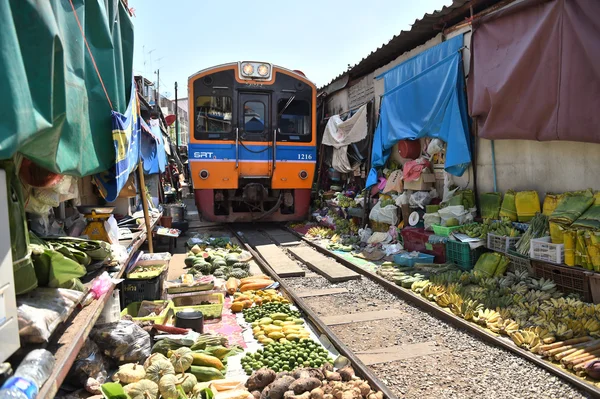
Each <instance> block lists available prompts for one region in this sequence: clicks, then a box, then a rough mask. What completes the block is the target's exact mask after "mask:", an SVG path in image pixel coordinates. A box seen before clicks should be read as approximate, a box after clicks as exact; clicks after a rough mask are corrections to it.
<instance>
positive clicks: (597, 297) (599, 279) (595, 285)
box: [588, 273, 600, 303]
mask: <svg viewBox="0 0 600 399" xmlns="http://www.w3.org/2000/svg"><path fill="white" fill-rule="evenodd" d="M588 277H589V281H590V296H591V297H592V301H593V302H594V303H600V274H598V273H591V274H590V275H589V276H588Z"/></svg>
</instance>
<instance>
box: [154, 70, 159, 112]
mask: <svg viewBox="0 0 600 399" xmlns="http://www.w3.org/2000/svg"><path fill="white" fill-rule="evenodd" d="M159 89H160V69H157V70H156V93H155V95H156V98H155V99H154V101H155V102H156V106H157V107H158V108H160V90H159Z"/></svg>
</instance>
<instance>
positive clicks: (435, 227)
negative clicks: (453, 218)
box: [431, 224, 462, 237]
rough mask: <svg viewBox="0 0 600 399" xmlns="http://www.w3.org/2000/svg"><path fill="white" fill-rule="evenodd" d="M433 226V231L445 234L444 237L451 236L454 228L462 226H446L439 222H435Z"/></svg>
mask: <svg viewBox="0 0 600 399" xmlns="http://www.w3.org/2000/svg"><path fill="white" fill-rule="evenodd" d="M431 227H433V232H434V233H435V234H436V235H438V236H443V237H449V236H450V233H452V232H453V231H454V230H458V229H460V228H461V227H462V226H452V227H446V226H440V225H438V224H434V225H433V226H431Z"/></svg>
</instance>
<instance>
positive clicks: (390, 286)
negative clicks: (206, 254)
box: [280, 226, 600, 398]
mask: <svg viewBox="0 0 600 399" xmlns="http://www.w3.org/2000/svg"><path fill="white" fill-rule="evenodd" d="M280 227H281V226H280ZM282 230H285V231H288V232H290V233H292V234H294V235H295V236H297V237H298V238H300V239H301V240H302V241H304V242H306V243H307V244H309V245H310V246H311V247H312V248H314V249H315V250H317V251H318V252H320V253H322V254H324V255H327V256H330V257H332V258H334V259H335V260H336V261H338V262H339V263H341V264H343V265H344V266H346V267H347V268H349V269H350V270H353V271H355V272H357V273H359V274H361V275H363V276H365V277H367V278H369V279H370V280H372V281H373V282H375V283H377V284H379V285H381V286H382V287H384V288H385V289H386V290H387V291H388V292H390V293H391V294H393V295H395V296H398V297H400V298H402V299H404V300H406V301H407V302H410V303H411V304H413V305H415V306H417V307H418V308H420V309H422V310H424V311H426V312H428V313H430V314H433V315H434V316H436V317H438V318H440V319H442V320H444V321H445V322H447V323H449V324H451V325H453V326H455V327H458V328H460V329H464V330H466V331H468V332H469V333H471V334H473V335H475V336H476V337H477V338H480V339H482V340H484V341H486V342H489V343H491V344H493V345H497V346H500V347H502V348H504V349H506V350H509V351H511V352H513V353H515V354H517V355H519V356H521V357H523V358H525V359H527V360H529V361H530V362H532V363H533V364H535V365H536V366H539V367H541V368H543V369H545V370H546V371H548V372H550V373H552V374H554V375H556V376H557V377H559V378H561V379H563V380H565V381H567V382H568V383H570V384H572V385H574V386H575V387H577V388H579V389H581V390H583V391H585V392H587V393H589V394H591V395H592V396H593V397H595V398H600V388H598V387H596V386H595V385H593V384H592V383H588V382H586V381H585V380H583V379H581V378H578V377H577V376H575V375H573V374H572V373H568V372H566V371H563V370H561V369H560V368H558V367H556V366H554V365H553V364H552V363H550V362H548V361H545V360H543V359H542V358H540V357H538V356H536V355H534V354H533V353H531V352H528V351H526V350H524V349H521V348H519V347H518V346H516V345H514V343H513V342H512V341H508V340H506V339H502V338H499V337H497V336H495V335H493V334H492V333H490V332H488V331H486V330H484V329H483V328H481V327H480V326H478V325H476V324H473V323H470V322H468V321H466V320H464V319H462V318H460V317H458V316H455V315H454V314H452V313H449V312H447V311H445V310H444V309H443V308H441V307H439V306H437V305H436V304H434V303H432V302H430V301H428V300H426V299H425V298H423V297H421V296H420V295H416V294H414V293H413V292H412V291H411V290H407V289H405V288H402V287H400V286H398V285H396V284H394V283H392V282H391V281H388V280H386V279H384V278H383V277H381V276H379V275H377V274H375V273H372V272H370V271H369V270H365V269H363V268H362V267H360V266H358V265H356V264H354V263H352V262H350V261H348V260H346V259H344V258H343V257H341V256H339V255H338V254H336V253H333V252H331V251H329V250H328V249H327V248H325V247H322V246H321V245H318V244H316V243H314V242H312V241H310V240H308V239H306V238H305V237H303V236H302V235H300V234H298V233H297V232H295V231H294V230H292V229H289V228H287V227H285V228H283V227H282Z"/></svg>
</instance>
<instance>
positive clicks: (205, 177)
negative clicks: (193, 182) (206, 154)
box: [200, 169, 208, 180]
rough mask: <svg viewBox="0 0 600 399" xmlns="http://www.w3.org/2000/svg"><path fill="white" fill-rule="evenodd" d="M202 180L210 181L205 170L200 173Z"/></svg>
mask: <svg viewBox="0 0 600 399" xmlns="http://www.w3.org/2000/svg"><path fill="white" fill-rule="evenodd" d="M200 178H201V179H202V180H206V179H208V170H206V169H204V170H202V171H200Z"/></svg>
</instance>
